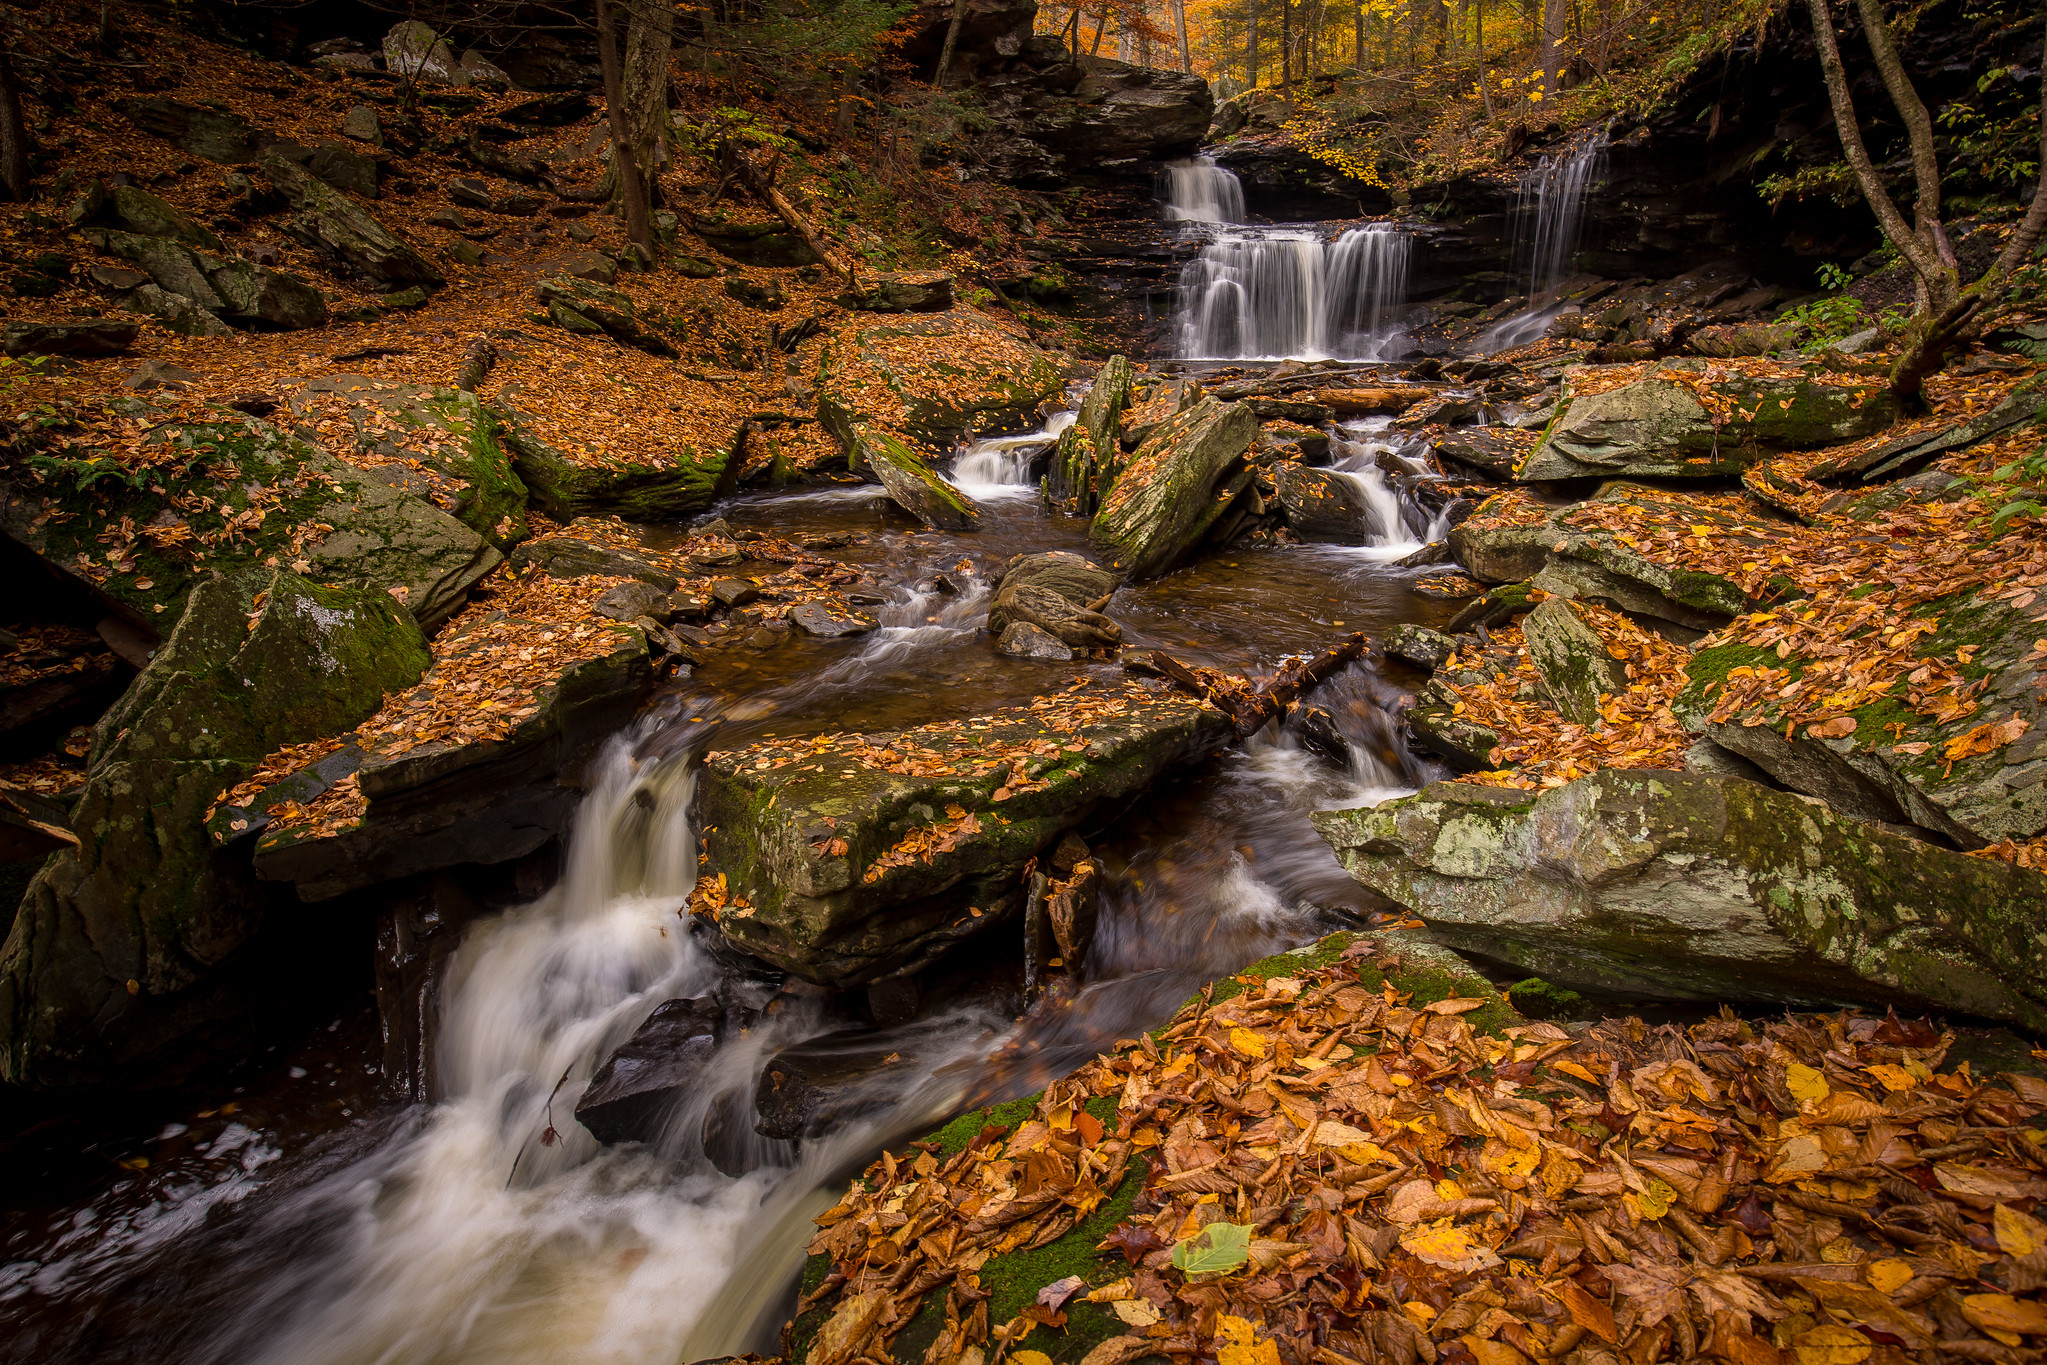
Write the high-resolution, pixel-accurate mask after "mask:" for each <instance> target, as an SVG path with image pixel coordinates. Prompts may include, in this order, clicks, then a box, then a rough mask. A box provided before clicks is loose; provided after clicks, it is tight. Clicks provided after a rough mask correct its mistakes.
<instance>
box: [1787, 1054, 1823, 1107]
mask: <svg viewBox="0 0 2047 1365" xmlns="http://www.w3.org/2000/svg"><path fill="white" fill-rule="evenodd" d="M1784 1085H1785V1088H1786V1089H1788V1090H1790V1091H1791V1098H1793V1099H1795V1100H1797V1101H1798V1102H1799V1104H1801V1105H1807V1104H1818V1103H1819V1102H1820V1101H1821V1100H1823V1099H1825V1098H1826V1097H1827V1096H1828V1095H1829V1094H1831V1093H1832V1092H1833V1087H1832V1086H1830V1085H1828V1084H1827V1078H1826V1077H1825V1076H1822V1075H1821V1074H1820V1073H1819V1072H1818V1071H1817V1070H1816V1069H1815V1068H1813V1067H1809V1066H1806V1065H1805V1064H1804V1063H1802V1062H1793V1063H1792V1064H1791V1065H1790V1066H1789V1067H1787V1068H1785V1071H1784Z"/></svg>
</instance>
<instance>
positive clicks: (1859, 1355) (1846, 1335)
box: [1791, 1326, 1875, 1365]
mask: <svg viewBox="0 0 2047 1365" xmlns="http://www.w3.org/2000/svg"><path fill="white" fill-rule="evenodd" d="M1874 1349H1875V1348H1874V1347H1873V1346H1872V1345H1871V1344H1870V1340H1869V1338H1868V1337H1866V1336H1864V1335H1862V1333H1860V1332H1858V1331H1856V1330H1855V1329H1854V1328H1853V1327H1832V1326H1828V1327H1815V1328H1813V1329H1812V1330H1811V1331H1810V1332H1800V1333H1799V1334H1798V1335H1797V1336H1795V1337H1793V1338H1791V1354H1792V1357H1793V1358H1794V1359H1795V1360H1796V1361H1797V1362H1798V1365H1858V1362H1860V1361H1864V1360H1867V1359H1869V1355H1870V1352H1871V1351H1872V1350H1874Z"/></svg>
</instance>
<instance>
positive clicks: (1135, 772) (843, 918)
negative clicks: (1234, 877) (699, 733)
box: [691, 683, 1231, 984]
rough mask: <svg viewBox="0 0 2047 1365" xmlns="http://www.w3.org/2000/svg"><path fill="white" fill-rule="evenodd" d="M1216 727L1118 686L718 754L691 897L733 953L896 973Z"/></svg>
mask: <svg viewBox="0 0 2047 1365" xmlns="http://www.w3.org/2000/svg"><path fill="white" fill-rule="evenodd" d="M1230 735H1231V730H1230V726H1229V722H1228V721H1227V719H1226V718H1225V717H1224V716H1223V715H1222V713H1221V712H1219V711H1217V710H1215V709H1214V708H1213V707H1210V706H1208V705H1206V704H1204V703H1202V702H1200V701H1197V700H1195V699H1193V698H1191V697H1187V696H1183V695H1181V694H1179V693H1176V692H1170V691H1166V690H1163V689H1158V690H1154V689H1152V688H1148V687H1145V686H1141V685H1138V684H1135V683H1123V684H1120V685H1118V686H1117V687H1115V688H1113V689H1109V690H1097V689H1094V688H1090V687H1085V686H1080V687H1076V688H1075V689H1072V690H1069V691H1067V692H1064V693H1059V694H1056V695H1054V696H1052V697H1047V698H1041V699H1040V700H1039V701H1037V702H1035V703H1033V704H1032V705H1031V706H1028V707H1011V708H1007V709H1004V710H1001V711H996V712H993V713H991V714H988V715H984V716H979V717H974V718H972V719H967V720H959V721H946V722H942V723H939V724H934V725H926V726H921V727H919V728H917V729H914V730H907V731H904V732H902V733H901V734H898V735H893V736H878V737H875V739H874V741H873V742H870V741H869V740H868V739H867V738H864V737H862V736H860V735H851V734H841V735H826V736H819V737H817V738H816V739H811V740H789V741H780V742H770V743H762V744H756V745H752V746H750V747H748V748H746V749H741V750H737V751H727V752H723V753H714V754H712V755H710V756H709V757H708V758H707V759H706V761H705V764H704V770H703V775H702V777H701V778H700V779H699V781H700V782H701V787H700V790H699V796H698V820H699V824H700V827H701V828H702V829H703V831H704V836H703V837H704V850H705V853H706V855H707V858H706V862H705V865H704V876H703V878H702V880H700V881H699V883H698V885H697V890H696V892H695V893H694V894H693V895H692V897H691V907H692V909H693V910H694V911H695V912H696V913H698V914H701V915H705V916H708V917H710V918H712V919H713V920H714V921H715V922H716V924H717V926H718V928H719V930H720V931H721V932H722V933H723V934H724V936H725V937H726V939H727V940H728V941H730V942H731V943H732V945H733V946H734V947H736V948H739V949H740V950H742V951H744V952H746V953H749V954H752V955H753V956H755V957H759V958H762V959H765V960H766V961H768V962H771V963H773V964H775V965H776V966H779V967H782V968H784V969H786V970H788V971H791V972H795V973H797V974H798V975H801V976H804V977H807V978H809V979H810V980H813V981H821V982H830V983H835V984H849V983H855V982H860V981H866V980H869V979H872V978H874V977H876V976H880V975H883V974H885V973H889V972H895V971H901V970H907V969H909V968H910V967H912V966H914V965H918V964H921V963H922V962H925V961H929V960H932V959H933V958H935V957H936V956H937V955H939V954H940V953H941V952H943V951H944V949H945V948H946V947H948V946H950V945H951V944H952V943H953V942H955V941H957V940H958V939H960V938H964V937H967V936H969V935H971V934H973V933H975V932H977V931H978V930H979V929H981V928H984V927H988V926H989V925H992V924H993V923H994V922H995V921H996V920H997V919H999V918H1000V917H1001V916H1002V915H1003V914H1006V913H1008V912H1010V911H1011V910H1014V909H1016V908H1020V906H1021V902H1022V888H1021V886H1020V885H1019V884H1018V874H1019V873H1020V871H1021V869H1022V867H1023V865H1024V863H1025V862H1026V861H1028V860H1029V859H1030V858H1031V857H1032V856H1033V855H1034V854H1036V853H1037V852H1038V851H1039V850H1040V849H1043V848H1045V847H1047V846H1048V845H1050V844H1051V843H1052V842H1053V841H1054V840H1056V839H1057V838H1058V836H1059V835H1060V833H1061V832H1062V831H1064V830H1066V829H1069V828H1071V827H1072V826H1074V825H1076V824H1078V823H1080V822H1081V821H1082V820H1084V819H1086V818H1087V815H1088V813H1089V811H1090V810H1091V809H1093V808H1094V806H1095V805H1096V804H1097V803H1099V802H1104V801H1113V800H1116V799H1118V798H1121V797H1125V796H1128V795H1130V794H1131V793H1133V792H1137V791H1140V790H1142V789H1144V788H1145V787H1147V786H1149V785H1150V784H1151V783H1153V782H1155V781H1157V780H1158V778H1159V777H1160V776H1162V775H1163V774H1165V773H1167V772H1169V771H1171V770H1173V769H1175V768H1178V767H1181V766H1183V765H1185V764H1188V763H1192V762H1194V761H1196V760H1198V759H1200V758H1203V757H1205V756H1207V755H1208V754H1210V753H1212V752H1214V751H1215V750H1217V749H1219V748H1221V747H1222V746H1223V745H1224V744H1226V743H1228V742H1229V738H1230Z"/></svg>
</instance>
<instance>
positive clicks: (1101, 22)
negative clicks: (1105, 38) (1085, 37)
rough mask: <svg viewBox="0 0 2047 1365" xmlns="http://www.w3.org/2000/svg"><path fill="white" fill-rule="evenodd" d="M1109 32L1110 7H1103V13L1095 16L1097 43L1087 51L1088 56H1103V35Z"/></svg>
mask: <svg viewBox="0 0 2047 1365" xmlns="http://www.w3.org/2000/svg"><path fill="white" fill-rule="evenodd" d="M1108 31H1109V7H1108V6H1107V5H1103V6H1102V9H1101V13H1099V14H1098V15H1096V16H1095V43H1094V46H1093V47H1091V48H1089V49H1088V50H1087V55H1088V56H1090V57H1099V56H1101V55H1102V35H1103V34H1104V33H1107V32H1108Z"/></svg>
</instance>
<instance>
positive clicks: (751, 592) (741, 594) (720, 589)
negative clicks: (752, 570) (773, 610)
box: [711, 578, 761, 607]
mask: <svg viewBox="0 0 2047 1365" xmlns="http://www.w3.org/2000/svg"><path fill="white" fill-rule="evenodd" d="M711 596H712V598H713V599H715V600H716V602H717V603H718V605H719V606H721V607H743V606H745V605H746V604H747V603H748V602H758V601H760V598H761V590H760V585H759V584H758V583H754V582H752V581H750V580H748V579H744V578H720V579H717V580H716V581H714V582H713V583H712V584H711Z"/></svg>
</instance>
